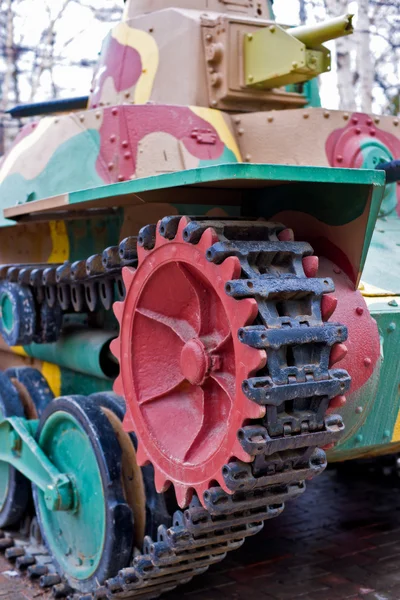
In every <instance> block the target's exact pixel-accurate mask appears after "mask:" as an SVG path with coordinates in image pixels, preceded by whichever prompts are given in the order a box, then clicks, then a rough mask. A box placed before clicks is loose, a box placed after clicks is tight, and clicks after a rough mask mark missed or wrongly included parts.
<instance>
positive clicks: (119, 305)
mask: <svg viewBox="0 0 400 600" xmlns="http://www.w3.org/2000/svg"><path fill="white" fill-rule="evenodd" d="M113 311H114V315H115V317H116V319H117V321H118V323H119V324H121V320H122V314H123V312H124V303H123V302H114V304H113Z"/></svg>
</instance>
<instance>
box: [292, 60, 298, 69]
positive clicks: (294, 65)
mask: <svg viewBox="0 0 400 600" xmlns="http://www.w3.org/2000/svg"><path fill="white" fill-rule="evenodd" d="M298 66H299V64H298V63H297V62H296V61H295V60H294V61H293V62H292V67H293V69H297V67H298Z"/></svg>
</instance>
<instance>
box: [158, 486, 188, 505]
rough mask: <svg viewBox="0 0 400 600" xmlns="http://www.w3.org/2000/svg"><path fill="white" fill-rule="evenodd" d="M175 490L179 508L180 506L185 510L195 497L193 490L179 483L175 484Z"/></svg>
mask: <svg viewBox="0 0 400 600" xmlns="http://www.w3.org/2000/svg"><path fill="white" fill-rule="evenodd" d="M156 487H157V486H156ZM174 488H175V496H176V501H177V503H178V506H180V508H185V507H186V506H188V505H189V504H190V501H191V499H192V497H193V488H189V487H187V486H185V485H180V484H179V483H174ZM157 491H158V490H157Z"/></svg>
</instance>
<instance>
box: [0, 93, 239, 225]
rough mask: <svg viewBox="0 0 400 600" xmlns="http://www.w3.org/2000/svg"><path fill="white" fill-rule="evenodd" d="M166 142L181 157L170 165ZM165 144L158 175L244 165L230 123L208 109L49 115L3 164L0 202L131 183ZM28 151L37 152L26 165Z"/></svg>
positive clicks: (140, 108) (136, 108)
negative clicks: (141, 167) (238, 162)
mask: <svg viewBox="0 0 400 600" xmlns="http://www.w3.org/2000/svg"><path fill="white" fill-rule="evenodd" d="M171 141H172V143H173V144H174V145H175V146H173V148H176V152H177V156H178V159H176V157H175V154H174V152H175V150H174V152H172V159H171V160H170V161H169V162H168V158H169V153H170V152H171V146H170V144H171ZM164 142H165V144H166V146H165V150H164V155H165V160H164V157H163V156H161V159H160V160H161V162H160V164H158V163H157V164H154V170H155V171H156V172H157V169H158V170H159V171H162V170H167V171H170V170H180V169H183V168H189V167H197V166H200V165H201V166H207V165H208V164H221V163H228V162H229V163H232V162H237V161H240V160H241V156H240V153H239V150H238V147H237V145H236V142H235V139H234V137H233V134H232V132H231V130H230V128H229V125H228V121H227V120H226V119H225V117H224V116H223V115H222V113H220V112H219V111H215V110H212V109H207V108H197V107H191V108H189V107H180V106H153V105H148V106H127V105H124V106H119V107H112V108H105V109H102V110H93V111H88V112H87V113H86V114H85V116H84V117H83V116H82V115H68V116H66V117H61V118H60V119H56V118H48V119H44V120H43V121H41V123H40V125H39V126H38V127H36V128H33V129H32V128H31V127H29V128H28V130H27V131H26V132H25V135H24V136H23V137H22V138H21V141H20V142H19V143H17V144H15V145H14V146H13V147H12V149H11V150H10V152H9V153H8V155H6V157H5V158H4V160H3V162H2V164H1V165H0V205H1V207H2V208H3V209H4V208H8V207H10V206H13V205H15V204H24V203H26V202H32V201H34V200H38V199H43V198H49V197H51V196H58V195H61V194H64V193H68V192H72V191H75V190H81V189H86V188H96V187H99V186H101V185H102V184H105V183H114V182H117V181H124V180H127V179H132V178H133V177H135V176H136V175H137V172H138V169H139V170H140V164H141V163H140V160H142V162H143V160H144V159H145V160H146V161H147V159H149V160H151V155H152V153H153V154H154V149H155V148H158V150H159V151H160V152H161V151H162V148H163V143H164ZM32 148H35V153H36V152H37V153H38V155H37V156H35V158H34V159H32V158H31V159H30V160H28V158H29V157H30V156H32ZM143 153H144V154H143ZM142 156H144V159H143V158H141V157H142ZM1 224H3V225H6V224H9V223H8V222H7V221H5V220H3V222H2V223H0V225H1Z"/></svg>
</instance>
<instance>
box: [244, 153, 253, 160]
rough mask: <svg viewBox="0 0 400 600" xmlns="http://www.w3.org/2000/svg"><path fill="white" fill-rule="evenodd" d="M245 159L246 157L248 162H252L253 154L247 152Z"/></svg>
mask: <svg viewBox="0 0 400 600" xmlns="http://www.w3.org/2000/svg"><path fill="white" fill-rule="evenodd" d="M244 159H245V161H246V162H250V161H251V154H246V156H245V158H244Z"/></svg>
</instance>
